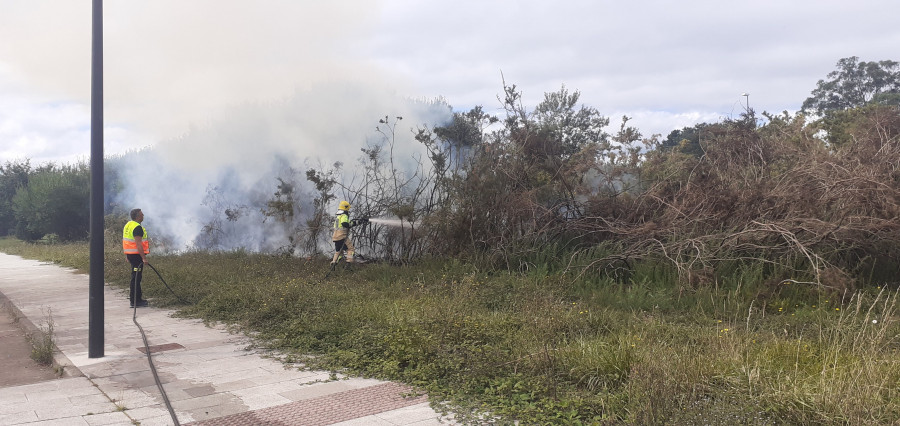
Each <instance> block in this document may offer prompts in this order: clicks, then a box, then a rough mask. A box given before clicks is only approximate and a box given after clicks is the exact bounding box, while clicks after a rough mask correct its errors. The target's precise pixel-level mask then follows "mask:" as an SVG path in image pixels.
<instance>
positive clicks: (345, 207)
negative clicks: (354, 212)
mask: <svg viewBox="0 0 900 426" xmlns="http://www.w3.org/2000/svg"><path fill="white" fill-rule="evenodd" d="M338 209H340V210H343V211H347V210H350V203H349V202H347V201H341V203H340V204H338Z"/></svg>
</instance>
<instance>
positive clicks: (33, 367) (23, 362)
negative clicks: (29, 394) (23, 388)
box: [0, 303, 56, 388]
mask: <svg viewBox="0 0 900 426" xmlns="http://www.w3.org/2000/svg"><path fill="white" fill-rule="evenodd" d="M54 379H56V374H55V373H54V372H53V368H51V367H49V366H43V365H40V364H38V363H37V362H35V361H34V360H32V359H31V344H30V343H29V342H28V339H27V337H26V333H25V330H24V328H23V327H22V324H19V323H18V321H16V320H15V319H14V315H13V313H12V312H11V311H10V309H9V307H8V306H7V305H6V303H0V388H2V387H9V386H20V385H28V384H32V383H38V382H43V381H47V380H54Z"/></svg>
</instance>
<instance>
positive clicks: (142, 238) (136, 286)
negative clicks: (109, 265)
mask: <svg viewBox="0 0 900 426" xmlns="http://www.w3.org/2000/svg"><path fill="white" fill-rule="evenodd" d="M143 221H144V212H142V211H141V209H133V210H131V220H129V221H128V223H126V224H125V229H124V230H122V250H123V251H124V252H125V257H127V258H128V262H129V263H131V288H130V289H129V290H128V300H129V301H130V302H131V307H132V308H134V307H135V306H137V307H143V306H147V305H148V303H147V301H146V300H144V297H143V294H142V292H141V276H142V272H143V269H144V265H145V264H147V265H149V264H150V262H147V255H148V254H150V237H149V235H148V234H147V229H146V228H144V227H143V226H141V222H143Z"/></svg>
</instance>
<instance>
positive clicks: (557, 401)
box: [0, 239, 900, 424]
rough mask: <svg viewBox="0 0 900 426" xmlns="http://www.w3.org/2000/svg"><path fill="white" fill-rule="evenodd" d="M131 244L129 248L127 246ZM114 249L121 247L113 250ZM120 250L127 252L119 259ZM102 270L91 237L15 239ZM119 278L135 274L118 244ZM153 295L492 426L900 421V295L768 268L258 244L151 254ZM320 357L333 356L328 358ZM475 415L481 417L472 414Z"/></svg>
mask: <svg viewBox="0 0 900 426" xmlns="http://www.w3.org/2000/svg"><path fill="white" fill-rule="evenodd" d="M111 244H114V243H111ZM108 246H110V244H108ZM114 249H115V250H114ZM0 251H4V252H6V253H12V254H20V255H23V256H26V257H32V258H40V259H45V260H50V261H54V262H57V263H60V264H62V265H66V266H72V267H76V268H79V269H82V270H86V269H87V265H88V260H87V244H84V243H82V244H71V245H56V244H42V245H32V244H25V243H21V242H18V241H14V240H9V239H6V240H0ZM106 257H107V260H106V263H105V265H106V266H105V267H106V269H105V272H106V280H107V282H109V283H111V285H115V286H119V287H122V288H127V281H128V278H129V274H128V271H129V266H128V264H127V262H125V260H124V256H123V255H121V254H120V253H118V251H117V246H116V245H112V248H111V249H110V250H109V251H108V252H107V256H106ZM150 259H151V262H152V263H153V265H154V266H156V267H157V268H158V269H159V271H160V272H161V273H162V274H163V276H164V277H165V279H166V281H167V282H168V283H169V285H170V286H171V287H172V289H173V290H174V291H175V292H177V293H178V294H179V295H180V296H181V297H182V298H184V299H187V300H188V301H190V302H192V303H193V305H190V306H186V305H181V304H179V302H178V300H177V298H176V297H175V296H172V295H171V294H169V291H168V290H167V289H166V288H165V287H164V286H163V284H162V283H161V282H160V281H159V279H158V278H157V277H156V276H155V274H154V273H153V272H152V271H151V270H149V268H148V269H146V270H145V274H144V276H145V282H144V292H145V294H146V295H147V296H148V297H150V298H152V299H153V303H154V304H155V305H162V306H170V307H172V308H176V309H179V315H182V316H185V317H193V318H202V319H204V320H206V321H217V322H223V323H227V324H232V325H235V326H238V327H240V328H242V329H243V330H245V331H247V332H251V333H252V334H253V335H254V336H255V337H256V339H257V342H258V345H260V346H262V347H267V348H272V349H275V350H277V351H278V353H279V354H280V356H281V357H282V358H283V359H284V361H285V362H302V363H304V364H305V365H306V366H307V367H309V368H316V369H325V370H329V371H337V372H342V373H349V374H359V375H364V376H369V377H378V378H383V379H390V380H397V381H402V382H405V383H408V384H411V385H414V386H417V387H419V388H420V389H422V390H424V391H427V392H428V393H429V394H430V395H431V396H432V398H433V400H435V401H449V402H451V403H452V405H451V406H452V408H453V411H454V412H457V413H460V414H461V415H462V416H463V417H462V418H463V419H464V420H466V419H467V420H469V421H473V422H475V421H476V419H478V418H480V417H479V416H481V415H484V414H485V413H490V415H492V416H497V417H498V418H499V419H502V420H500V421H499V423H505V422H512V421H514V420H519V421H521V422H522V423H523V424H579V423H581V424H597V423H601V424H602V423H610V424H618V423H635V424H804V423H806V424H810V423H814V424H892V422H894V421H895V419H897V418H900V369H898V368H897V366H898V363H900V352H898V350H900V340H898V335H900V327H898V322H897V318H898V317H897V309H896V308H897V301H896V298H897V292H896V291H895V290H888V289H883V288H876V287H872V288H866V289H863V290H861V291H859V292H857V293H854V294H848V295H844V296H843V297H841V295H833V294H827V293H820V292H818V291H817V289H815V288H812V287H810V286H808V285H796V284H791V285H773V284H772V283H771V281H769V278H770V275H771V274H772V272H771V271H767V270H766V269H765V268H764V267H762V266H760V265H753V264H748V265H736V266H735V267H734V268H733V269H732V270H731V271H730V272H729V274H728V275H727V276H725V277H718V278H716V279H715V280H714V282H712V283H710V284H705V285H700V286H682V285H680V284H678V283H677V282H675V280H676V276H677V274H675V273H674V271H672V270H669V269H667V268H665V267H663V266H660V265H650V264H641V265H634V270H633V272H632V275H631V276H630V281H629V282H628V283H626V284H621V283H617V282H616V281H615V280H613V279H609V278H605V277H604V276H602V275H596V274H594V275H591V274H585V275H582V276H581V277H580V278H577V279H576V278H574V275H573V274H561V273H553V272H548V271H549V269H551V268H541V267H533V268H530V272H528V273H526V274H508V273H503V272H496V271H493V272H490V271H482V270H479V269H478V268H476V267H474V266H472V265H468V264H465V263H461V262H455V261H447V262H442V261H423V262H420V263H419V264H417V265H413V266H408V267H402V268H400V267H394V266H388V265H380V264H370V265H362V266H357V268H356V269H355V270H353V271H352V272H344V273H336V274H335V275H334V276H332V277H330V278H329V279H325V273H326V271H327V268H328V264H327V259H324V258H322V259H317V260H312V261H309V260H303V259H297V258H289V257H282V256H268V255H259V254H251V253H244V252H232V253H218V254H209V253H199V252H191V253H185V254H181V255H168V256H158V255H151V257H150ZM308 355H316V356H315V357H310V356H308ZM467 415H469V417H466V416H467Z"/></svg>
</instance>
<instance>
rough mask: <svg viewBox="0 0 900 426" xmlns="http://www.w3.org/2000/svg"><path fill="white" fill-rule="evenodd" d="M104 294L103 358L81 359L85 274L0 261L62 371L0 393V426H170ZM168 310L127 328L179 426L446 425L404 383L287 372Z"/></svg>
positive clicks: (121, 297) (239, 342)
mask: <svg viewBox="0 0 900 426" xmlns="http://www.w3.org/2000/svg"><path fill="white" fill-rule="evenodd" d="M126 272H127V271H126ZM123 273H124V272H123ZM104 291H105V293H104V299H105V311H104V312H105V313H104V315H105V323H106V324H105V339H104V343H105V346H104V348H105V351H104V352H105V354H104V355H105V356H104V357H102V358H88V276H87V275H83V274H77V273H74V272H73V271H72V270H67V269H64V268H61V267H58V266H55V265H50V264H45V263H41V262H37V261H33V260H26V259H22V258H20V257H18V256H11V255H7V254H4V253H0V293H2V294H3V295H4V296H6V298H8V299H9V301H10V302H11V304H12V305H13V307H14V308H15V309H17V310H18V311H19V312H20V313H21V316H22V317H23V320H27V321H30V322H31V323H32V324H34V325H37V326H45V325H46V323H47V320H48V318H50V317H51V316H52V321H53V325H54V335H55V338H56V346H57V347H58V348H59V350H60V353H59V354H58V355H57V362H58V363H59V364H60V365H63V366H65V371H66V373H65V375H64V376H63V377H62V378H59V379H54V380H49V381H44V382H40V383H36V384H30V385H22V386H12V387H6V388H0V425H19V424H29V425H66V426H71V425H133V424H140V425H144V426H149V425H171V424H173V423H174V421H173V420H172V417H171V415H170V414H169V412H168V410H167V409H166V406H165V405H164V402H163V399H162V395H161V394H160V391H159V389H158V388H157V386H156V383H155V381H154V379H153V375H152V372H151V371H150V366H149V364H148V361H147V355H146V354H145V353H144V352H143V351H144V345H143V341H142V339H141V335H140V331H139V330H138V328H137V326H135V324H134V322H133V321H132V313H133V310H132V309H131V308H129V307H128V296H127V294H125V293H123V292H122V291H120V290H118V289H113V288H110V287H109V286H107V287H106V288H105V290H104ZM171 312H172V311H169V310H164V309H157V308H152V307H151V308H139V309H138V310H137V320H138V322H139V323H140V324H141V326H142V327H143V328H144V331H145V332H146V333H147V339H148V340H149V343H150V345H151V355H152V358H153V361H154V364H155V365H156V369H157V372H158V374H159V377H160V380H161V381H162V383H163V387H164V389H165V391H166V394H167V395H168V398H169V401H170V402H171V404H172V406H173V408H174V409H175V412H176V414H177V418H178V421H179V423H181V424H196V425H327V424H343V425H417V426H418V425H438V424H447V423H452V421H451V420H448V419H446V418H443V419H442V418H441V417H440V415H439V414H438V413H436V412H435V411H434V410H433V409H431V408H430V406H429V404H428V402H427V399H426V397H425V396H424V395H416V394H414V393H413V392H412V389H410V388H408V387H406V386H404V385H401V384H397V383H392V382H383V381H378V380H370V379H358V378H347V377H338V378H337V380H335V377H333V376H331V375H330V374H329V373H328V372H323V371H298V370H296V369H290V368H285V367H284V366H283V365H282V364H281V363H280V362H278V361H275V360H272V359H269V358H266V357H264V356H263V354H262V353H258V352H256V351H253V350H248V349H247V347H248V344H249V343H250V342H249V340H248V339H247V338H246V337H245V336H243V335H235V334H229V333H228V332H227V331H225V330H224V329H223V328H222V327H213V328H211V327H207V326H206V325H204V324H203V323H202V322H201V321H197V320H189V319H179V318H172V317H170V314H171ZM0 374H3V372H2V368H0Z"/></svg>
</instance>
